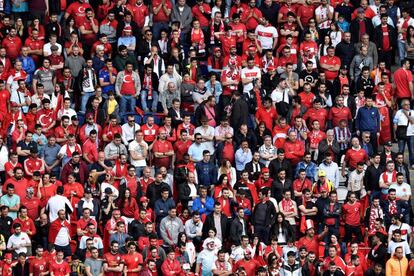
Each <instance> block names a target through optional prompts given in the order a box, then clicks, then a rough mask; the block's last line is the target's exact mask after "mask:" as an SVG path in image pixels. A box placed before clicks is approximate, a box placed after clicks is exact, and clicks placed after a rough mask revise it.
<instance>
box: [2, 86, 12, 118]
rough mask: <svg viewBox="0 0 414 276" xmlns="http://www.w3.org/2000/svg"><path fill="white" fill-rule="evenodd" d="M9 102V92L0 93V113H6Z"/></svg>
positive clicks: (5, 90)
mask: <svg viewBox="0 0 414 276" xmlns="http://www.w3.org/2000/svg"><path fill="white" fill-rule="evenodd" d="M9 101H10V92H9V91H8V90H7V89H4V90H1V91H0V112H3V113H7V112H8V110H9V109H8V107H7V104H8V103H9Z"/></svg>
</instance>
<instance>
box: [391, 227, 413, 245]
mask: <svg viewBox="0 0 414 276" xmlns="http://www.w3.org/2000/svg"><path fill="white" fill-rule="evenodd" d="M397 229H400V230H401V239H403V240H406V241H408V237H409V236H410V234H411V226H409V225H408V224H407V223H401V226H397V225H395V224H391V226H390V228H389V229H388V236H389V237H392V232H394V230H397Z"/></svg>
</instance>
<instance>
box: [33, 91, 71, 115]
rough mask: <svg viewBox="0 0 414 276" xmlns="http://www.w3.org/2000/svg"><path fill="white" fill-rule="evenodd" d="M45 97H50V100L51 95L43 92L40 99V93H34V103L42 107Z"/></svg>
mask: <svg viewBox="0 0 414 276" xmlns="http://www.w3.org/2000/svg"><path fill="white" fill-rule="evenodd" d="M43 99H48V100H50V97H49V95H47V94H43V98H42V99H40V98H39V95H37V94H34V95H33V96H32V103H35V104H36V105H37V107H38V108H40V107H41V106H42V100H43ZM75 115H76V113H75Z"/></svg>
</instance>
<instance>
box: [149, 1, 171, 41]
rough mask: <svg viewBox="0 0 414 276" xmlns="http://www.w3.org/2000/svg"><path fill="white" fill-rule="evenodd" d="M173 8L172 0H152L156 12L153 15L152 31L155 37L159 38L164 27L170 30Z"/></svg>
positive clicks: (153, 9)
mask: <svg viewBox="0 0 414 276" xmlns="http://www.w3.org/2000/svg"><path fill="white" fill-rule="evenodd" d="M172 8H173V6H172V4H171V1H170V0H153V1H152V13H153V14H154V16H153V17H152V21H153V25H152V31H153V33H154V39H158V38H159V35H160V32H161V30H162V29H166V30H168V28H169V26H168V23H169V21H170V14H171V11H172Z"/></svg>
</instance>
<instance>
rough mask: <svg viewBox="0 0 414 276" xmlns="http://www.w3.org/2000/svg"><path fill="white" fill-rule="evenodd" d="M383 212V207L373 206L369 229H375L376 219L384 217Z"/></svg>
mask: <svg viewBox="0 0 414 276" xmlns="http://www.w3.org/2000/svg"><path fill="white" fill-rule="evenodd" d="M382 217H383V212H382V209H381V208H374V207H373V206H371V212H370V213H369V229H370V230H371V229H374V224H375V220H376V219H377V218H382Z"/></svg>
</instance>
